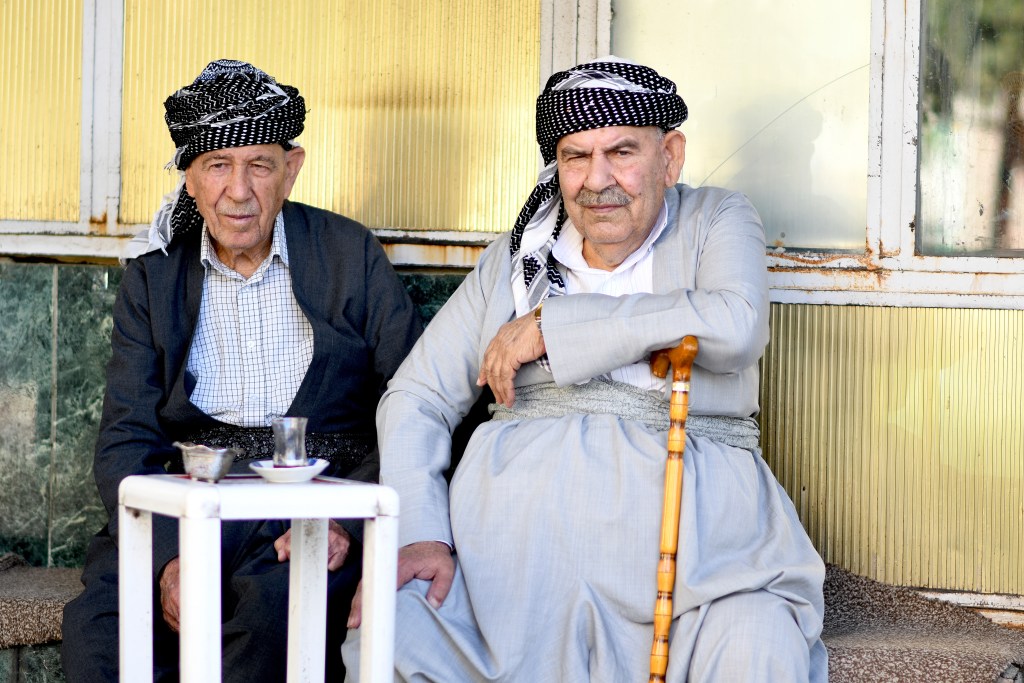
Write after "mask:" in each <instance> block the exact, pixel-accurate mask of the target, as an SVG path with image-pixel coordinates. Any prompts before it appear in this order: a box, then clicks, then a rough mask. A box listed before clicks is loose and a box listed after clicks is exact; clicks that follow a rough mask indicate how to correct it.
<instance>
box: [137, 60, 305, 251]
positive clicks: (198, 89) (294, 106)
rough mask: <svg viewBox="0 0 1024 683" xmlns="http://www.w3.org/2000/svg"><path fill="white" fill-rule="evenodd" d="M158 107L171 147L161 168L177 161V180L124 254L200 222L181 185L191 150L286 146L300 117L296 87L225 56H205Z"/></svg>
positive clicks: (159, 245) (159, 244)
mask: <svg viewBox="0 0 1024 683" xmlns="http://www.w3.org/2000/svg"><path fill="white" fill-rule="evenodd" d="M164 109H165V111H166V113H165V114H164V120H165V121H166V122H167V128H168V130H169V131H170V133H171V139H172V140H173V141H174V144H175V146H176V147H177V149H176V151H175V153H174V158H173V159H172V160H171V161H170V162H168V164H167V168H171V167H172V166H174V167H177V169H178V174H179V180H178V186H177V187H176V188H175V189H174V190H173V191H172V192H171V193H170V194H168V195H167V196H165V197H164V201H163V204H162V205H161V206H160V208H159V209H158V210H157V212H156V215H155V216H154V218H153V223H152V224H151V225H150V226H149V229H148V230H147V231H145V232H144V233H142V234H140V235H138V236H137V237H136V238H135V239H134V240H133V241H132V244H131V245H130V246H129V255H128V258H131V257H133V256H138V255H139V254H142V253H146V252H148V251H153V250H155V249H164V248H165V247H166V246H167V245H168V244H169V243H170V241H171V239H172V238H173V237H175V236H177V235H183V234H186V233H188V232H190V231H192V230H195V229H200V228H201V227H202V225H203V218H202V216H201V215H200V214H199V211H198V209H197V208H196V203H195V200H194V199H193V198H192V197H190V196H189V194H188V192H186V191H185V176H184V171H185V169H186V168H188V166H189V164H191V163H192V161H193V160H194V159H195V158H196V157H197V156H199V155H200V154H203V153H204V152H209V151H212V150H216V149H225V148H228V147H244V146H246V145H263V144H274V143H281V144H284V145H285V146H286V147H288V146H291V145H292V144H294V143H293V142H292V140H293V138H296V137H298V135H299V134H300V133H302V129H303V126H304V124H305V119H306V103H305V101H304V100H303V98H302V96H301V95H300V94H299V91H298V90H297V89H296V88H294V87H292V86H290V85H280V84H278V83H277V81H275V80H274V79H273V77H271V76H269V75H268V74H266V73H265V72H263V71H261V70H260V69H258V68H256V67H255V66H253V65H252V64H249V63H247V62H241V61H236V60H231V59H219V60H217V61H215V62H210V63H209V64H208V65H207V66H206V68H205V69H203V71H202V73H200V74H199V76H198V77H197V78H196V80H195V81H193V82H192V84H191V85H187V86H185V87H184V88H181V89H180V90H178V91H177V92H175V93H174V94H173V95H171V96H170V97H168V98H167V100H166V101H164Z"/></svg>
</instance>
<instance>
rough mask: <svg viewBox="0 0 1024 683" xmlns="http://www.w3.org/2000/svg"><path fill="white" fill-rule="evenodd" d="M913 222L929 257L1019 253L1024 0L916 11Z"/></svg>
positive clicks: (1023, 194)
mask: <svg viewBox="0 0 1024 683" xmlns="http://www.w3.org/2000/svg"><path fill="white" fill-rule="evenodd" d="M922 10H923V11H922V30H923V36H922V41H921V44H922V60H921V71H922V78H921V135H920V158H921V161H920V164H921V167H920V187H921V191H920V208H919V215H920V224H921V229H920V230H919V231H918V238H917V240H918V250H919V251H920V252H921V253H924V254H930V255H958V254H972V255H989V256H1018V257H1019V256H1020V255H1021V251H1022V250H1024V117H1022V107H1021V92H1022V89H1024V3H1022V2H1021V1H1020V0H935V1H933V2H926V3H925V4H924V6H923V8H922Z"/></svg>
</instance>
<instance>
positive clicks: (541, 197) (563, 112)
mask: <svg viewBox="0 0 1024 683" xmlns="http://www.w3.org/2000/svg"><path fill="white" fill-rule="evenodd" d="M685 120H686V103H685V102H683V99H682V98H681V97H679V95H677V94H676V85H675V83H673V82H672V81H670V80H669V79H667V78H665V77H663V76H661V75H659V74H658V72H657V71H655V70H654V69H651V68H650V67H646V66H643V65H640V64H635V63H633V62H629V61H626V60H622V59H620V58H618V57H614V56H608V57H604V58H601V59H598V60H595V61H593V62H588V63H586V64H580V65H579V66H575V67H573V68H571V69H569V70H567V71H560V72H558V73H556V74H554V75H552V76H551V78H549V79H548V82H547V85H546V86H545V87H544V90H543V92H541V94H540V96H539V97H538V98H537V143H538V144H539V145H540V151H541V156H543V158H544V164H545V166H544V169H543V170H541V172H540V176H539V177H538V179H537V187H535V188H534V190H533V192H532V193H530V196H529V198H528V199H527V200H526V204H525V205H523V208H522V210H521V211H520V212H519V217H518V218H516V223H515V226H514V227H513V228H512V235H511V244H510V250H511V257H512V292H513V294H514V296H515V301H516V315H524V314H526V313H527V312H529V311H532V310H533V309H535V308H536V307H537V306H538V305H539V304H540V303H541V302H542V301H543V300H544V299H545V298H546V297H547V296H548V294H561V293H564V291H565V283H564V281H563V280H562V276H561V274H560V273H559V272H558V268H557V267H556V265H555V261H554V258H553V257H552V256H551V249H552V247H553V246H554V244H555V241H556V240H557V239H558V235H559V233H560V232H561V229H562V225H563V224H564V223H565V220H566V212H565V206H564V204H563V202H562V194H561V191H560V190H559V187H558V169H557V167H556V163H555V148H556V146H557V144H558V141H559V139H561V138H563V137H565V136H566V135H571V134H573V133H578V132H580V131H584V130H592V129H594V128H605V127H608V126H658V127H659V128H662V129H663V130H671V129H673V128H677V127H679V125H680V124H682V122H683V121H685ZM542 272H543V273H544V274H545V275H546V277H539V275H540V274H541V273H542Z"/></svg>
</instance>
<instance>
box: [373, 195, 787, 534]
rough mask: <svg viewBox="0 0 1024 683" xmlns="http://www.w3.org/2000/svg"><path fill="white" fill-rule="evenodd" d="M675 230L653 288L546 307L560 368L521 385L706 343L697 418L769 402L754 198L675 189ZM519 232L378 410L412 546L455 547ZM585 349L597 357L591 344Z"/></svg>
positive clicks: (388, 474) (587, 374)
mask: <svg viewBox="0 0 1024 683" xmlns="http://www.w3.org/2000/svg"><path fill="white" fill-rule="evenodd" d="M665 200H666V204H667V206H668V225H667V226H666V228H665V231H664V232H663V233H662V235H661V237H659V238H658V241H657V242H656V244H655V247H654V286H655V288H656V291H655V292H654V293H652V294H634V295H629V296H621V297H610V296H605V295H601V294H574V295H572V296H561V297H553V298H550V299H548V300H547V302H546V303H545V304H544V343H545V345H546V347H547V354H548V357H549V358H550V359H551V369H552V371H553V373H549V372H546V371H544V370H543V369H541V368H540V367H539V366H537V364H535V363H529V364H527V365H525V366H523V367H522V368H520V369H519V373H518V374H517V375H516V386H517V387H526V386H530V385H533V384H539V383H547V382H550V381H551V380H552V379H554V381H555V383H556V384H558V385H559V386H567V385H569V384H573V383H575V382H582V381H587V380H590V379H591V378H592V377H599V376H601V375H603V374H605V373H607V372H610V371H611V370H614V369H615V368H618V367H621V366H622V365H623V364H624V363H623V359H630V360H631V361H633V360H640V359H643V358H647V357H649V355H650V353H651V352H652V351H655V350H658V349H664V348H670V347H672V346H675V345H676V344H678V343H679V340H680V339H682V338H683V337H684V336H685V335H687V334H693V335H695V336H696V337H697V338H698V339H699V340H700V352H699V353H698V354H697V359H696V363H695V365H694V368H693V376H692V378H691V381H690V416H691V418H692V417H693V416H696V415H725V416H732V417H749V416H751V415H755V414H756V413H757V411H758V402H757V401H758V381H759V373H758V368H757V361H758V360H759V358H760V357H761V353H762V352H763V350H764V347H765V345H766V344H767V343H768V312H769V307H768V277H767V273H766V271H765V260H764V230H763V229H762V227H761V223H760V219H759V218H758V215H757V212H756V211H754V209H753V207H752V206H751V205H750V203H749V202H748V201H747V200H746V198H745V197H744V196H743V195H740V194H737V193H735V192H729V191H726V190H722V189H719V188H708V187H702V188H697V189H695V188H691V187H688V186H686V185H677V186H675V187H674V188H671V189H669V190H667V191H666V193H665ZM507 240H508V235H503V236H502V237H500V238H498V239H497V240H495V241H494V242H493V243H492V244H491V246H489V247H488V248H487V250H486V251H485V252H484V254H483V256H482V257H481V259H480V262H479V264H478V265H477V267H476V268H475V269H474V270H473V271H472V272H471V273H470V274H469V275H467V276H466V279H465V280H464V281H463V283H462V285H461V286H460V287H459V289H458V290H457V291H456V292H455V293H454V294H453V295H452V296H451V298H450V299H449V300H448V302H447V303H446V304H445V305H444V307H443V308H442V309H441V310H440V311H438V313H437V315H436V316H435V318H434V319H433V320H432V321H431V324H430V325H429V326H428V328H427V329H426V330H425V331H424V333H423V336H422V337H421V339H420V341H419V342H418V343H417V345H416V346H415V347H414V348H413V350H412V352H411V353H410V354H409V357H408V359H406V361H405V362H404V363H403V365H402V368H401V369H400V370H399V372H398V373H397V374H396V376H395V379H394V380H392V381H391V383H390V384H389V385H388V390H387V392H386V393H385V395H384V397H383V398H382V400H381V405H380V409H379V410H378V412H377V428H378V434H379V435H380V437H379V441H380V445H381V449H382V451H381V453H382V458H383V457H384V453H385V449H386V451H387V452H388V453H390V456H388V462H387V467H386V470H382V476H383V477H385V478H386V483H387V484H388V485H390V486H393V487H395V488H396V489H397V490H398V491H399V494H400V495H401V497H402V517H401V521H400V529H399V535H400V543H401V544H402V545H405V544H407V543H412V542H414V541H421V540H443V541H446V542H448V543H451V542H452V539H451V530H450V523H449V518H448V484H447V481H446V480H445V478H444V472H445V471H446V470H447V469H448V466H449V464H450V460H451V430H452V429H454V428H455V426H456V425H458V424H459V422H460V421H461V420H462V416H463V415H465V414H466V413H468V412H469V410H470V408H471V407H472V406H473V404H474V403H475V402H476V399H477V397H478V396H479V395H480V391H481V390H480V388H479V387H478V386H476V379H477V375H478V373H479V367H480V362H481V360H482V358H483V354H484V351H485V350H486V348H487V343H488V342H489V341H490V340H491V339H493V338H494V335H495V334H496V333H497V331H498V329H499V328H500V327H501V325H503V324H504V323H506V322H508V321H509V320H511V319H512V317H513V316H514V314H515V313H514V311H515V303H514V299H513V296H512V292H511V291H510V288H509V285H508V283H509V276H510V271H511V266H510V264H509V260H508V256H507V254H508V252H507V247H508V242H507ZM584 350H585V353H584V352H583V351H584Z"/></svg>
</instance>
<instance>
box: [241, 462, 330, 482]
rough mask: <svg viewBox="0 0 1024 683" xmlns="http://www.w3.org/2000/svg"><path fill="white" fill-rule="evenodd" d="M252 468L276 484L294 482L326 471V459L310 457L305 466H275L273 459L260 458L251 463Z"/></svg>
mask: <svg viewBox="0 0 1024 683" xmlns="http://www.w3.org/2000/svg"><path fill="white" fill-rule="evenodd" d="M249 467H250V469H252V470H253V471H254V472H256V473H257V474H259V475H260V476H261V477H263V478H264V479H266V480H267V481H269V482H272V483H274V484H294V483H296V482H301V481H309V480H310V479H312V478H313V477H315V476H316V475H318V474H320V473H321V472H323V471H324V468H325V467H327V461H326V460H319V459H317V458H310V459H309V464H308V465H306V466H305V467H274V461H273V460H258V461H257V462H251V463H249Z"/></svg>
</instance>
